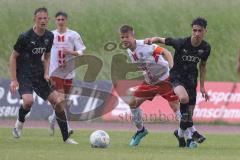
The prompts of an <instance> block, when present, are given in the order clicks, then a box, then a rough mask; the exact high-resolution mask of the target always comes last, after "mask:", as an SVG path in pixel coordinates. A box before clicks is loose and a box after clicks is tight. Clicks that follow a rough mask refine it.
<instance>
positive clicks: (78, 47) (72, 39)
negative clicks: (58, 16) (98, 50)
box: [49, 29, 86, 79]
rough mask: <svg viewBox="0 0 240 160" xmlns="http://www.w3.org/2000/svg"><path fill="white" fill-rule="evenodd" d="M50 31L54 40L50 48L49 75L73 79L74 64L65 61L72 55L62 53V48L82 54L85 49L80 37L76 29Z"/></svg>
mask: <svg viewBox="0 0 240 160" xmlns="http://www.w3.org/2000/svg"><path fill="white" fill-rule="evenodd" d="M52 33H53V34H54V40H53V46H52V49H51V57H50V66H49V76H54V77H59V78H62V79H73V78H74V77H75V72H74V70H73V69H74V64H73V63H67V62H68V61H69V60H70V59H72V58H73V57H74V56H73V55H64V54H63V48H65V49H67V50H72V51H78V53H79V55H82V54H83V51H84V50H85V49H86V47H85V45H84V44H83V41H82V38H81V36H80V35H79V34H78V33H77V32H76V31H73V30H70V29H67V30H66V32H65V33H59V32H58V31H57V30H53V31H52ZM72 62H74V61H72ZM65 64H67V65H65Z"/></svg>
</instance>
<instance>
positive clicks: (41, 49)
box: [32, 47, 46, 54]
mask: <svg viewBox="0 0 240 160" xmlns="http://www.w3.org/2000/svg"><path fill="white" fill-rule="evenodd" d="M45 52H46V48H42V47H38V48H33V50H32V53H33V54H44V53H45Z"/></svg>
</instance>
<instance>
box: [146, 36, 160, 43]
mask: <svg viewBox="0 0 240 160" xmlns="http://www.w3.org/2000/svg"><path fill="white" fill-rule="evenodd" d="M155 42H158V37H152V38H146V39H145V40H144V43H145V44H153V43H155Z"/></svg>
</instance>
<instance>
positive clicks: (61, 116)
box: [55, 111, 69, 141]
mask: <svg viewBox="0 0 240 160" xmlns="http://www.w3.org/2000/svg"><path fill="white" fill-rule="evenodd" d="M55 113H56V117H57V122H58V125H59V128H60V130H61V133H62V137H63V141H66V140H67V139H68V137H69V134H68V125H67V118H66V115H65V112H64V111H62V112H60V113H58V112H55Z"/></svg>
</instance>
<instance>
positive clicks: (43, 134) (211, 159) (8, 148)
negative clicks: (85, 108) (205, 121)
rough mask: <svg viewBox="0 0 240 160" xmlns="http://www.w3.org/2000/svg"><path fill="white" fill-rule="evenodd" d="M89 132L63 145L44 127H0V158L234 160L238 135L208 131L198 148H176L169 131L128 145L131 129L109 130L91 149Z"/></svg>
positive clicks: (46, 159) (151, 134)
mask: <svg viewBox="0 0 240 160" xmlns="http://www.w3.org/2000/svg"><path fill="white" fill-rule="evenodd" d="M90 133H91V131H86V130H84V131H79V130H78V131H75V133H74V136H73V137H74V139H76V140H77V141H78V142H79V143H80V144H79V145H66V144H64V143H63V142H62V141H61V137H60V135H59V130H58V134H57V135H55V136H54V137H50V136H48V132H47V129H24V135H23V136H22V137H21V138H20V139H14V138H12V136H11V129H5V128H1V129H0V159H1V160H14V159H17V160H33V159H34V160H38V159H44V160H66V159H68V160H82V159H84V160H99V159H101V160H102V159H104V160H110V159H114V160H138V159H141V160H161V159H162V160H166V159H167V160H176V159H177V160H188V159H194V160H225V159H231V160H237V159H239V154H240V151H239V148H240V138H239V135H221V134H219V135H215V134H207V135H206V136H207V138H208V140H207V141H206V142H205V143H204V144H202V145H200V147H199V148H197V149H187V148H184V149H182V148H178V147H176V139H175V138H174V137H173V135H172V133H150V134H149V135H148V136H147V137H145V139H144V140H143V141H142V143H141V144H140V146H138V147H135V148H130V147H129V146H128V143H129V140H130V138H131V136H132V134H133V132H113V131H108V133H109V135H110V137H111V144H110V146H109V148H107V149H92V148H91V147H90V145H89V135H90Z"/></svg>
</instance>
